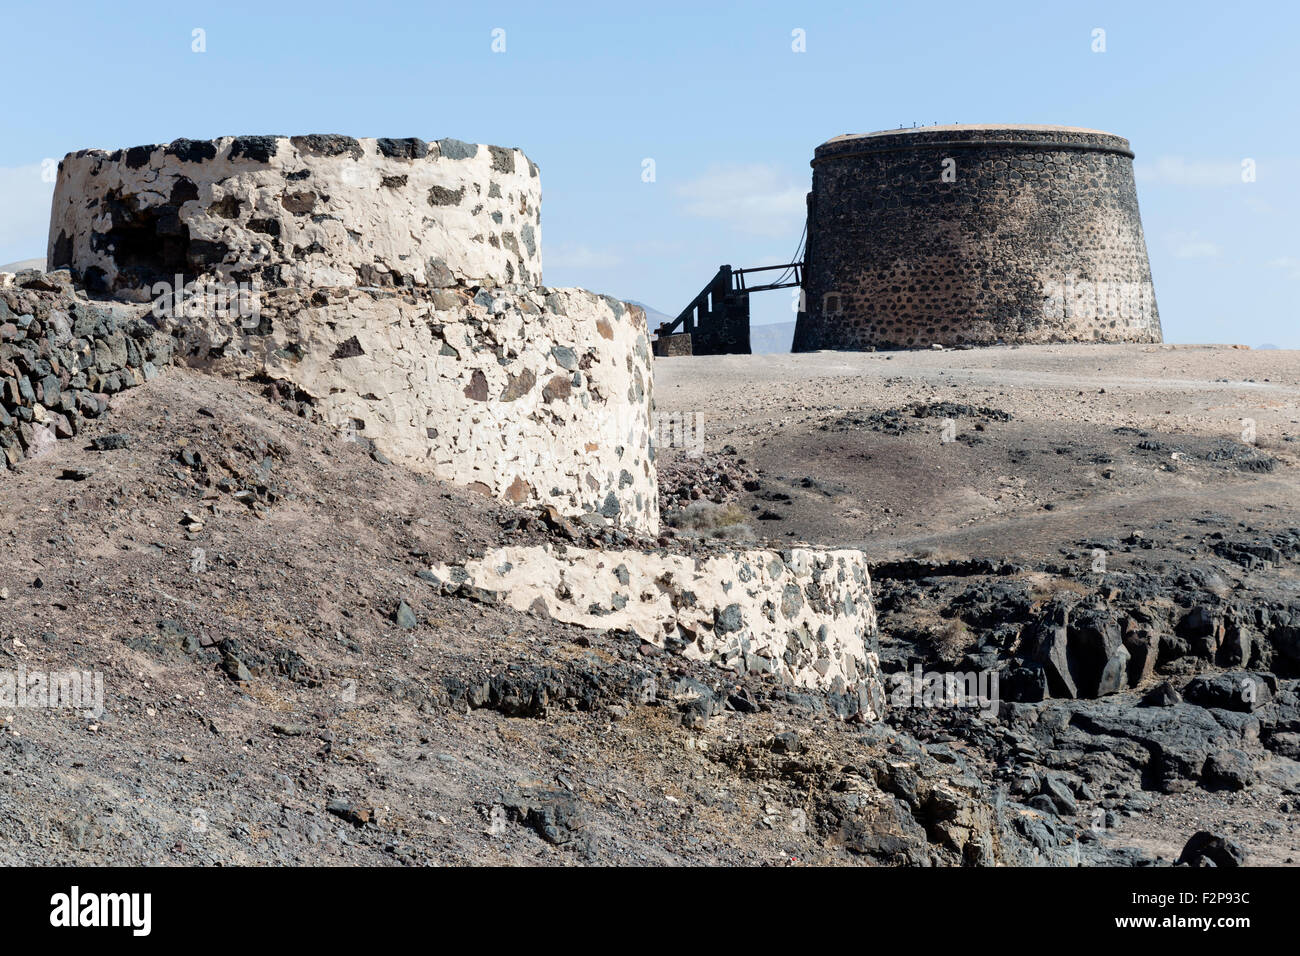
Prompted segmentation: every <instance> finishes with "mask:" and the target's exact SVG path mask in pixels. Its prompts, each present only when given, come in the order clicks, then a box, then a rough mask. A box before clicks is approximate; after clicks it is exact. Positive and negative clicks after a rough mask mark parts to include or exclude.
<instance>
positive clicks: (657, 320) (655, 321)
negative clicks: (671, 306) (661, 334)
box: [623, 299, 676, 332]
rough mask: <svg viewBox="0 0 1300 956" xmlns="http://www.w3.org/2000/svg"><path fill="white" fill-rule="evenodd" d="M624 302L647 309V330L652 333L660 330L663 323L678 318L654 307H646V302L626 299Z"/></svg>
mask: <svg viewBox="0 0 1300 956" xmlns="http://www.w3.org/2000/svg"><path fill="white" fill-rule="evenodd" d="M623 301H624V302H627V303H629V304H630V305H637V306H640V307H641V308H643V309H645V324H646V328H648V329H649V330H650V331H651V332H654V330H655V329H657V328H659V326H660V325H661V324H662V323H664V322H671V321H672V320H673V319H674V318H676V316H672V315H669V314H668V313H666V312H660V311H659V310H658V309H656V308H654V307H653V306H649V305H646V304H645V303H644V302H638V301H637V300H636V299H624V300H623Z"/></svg>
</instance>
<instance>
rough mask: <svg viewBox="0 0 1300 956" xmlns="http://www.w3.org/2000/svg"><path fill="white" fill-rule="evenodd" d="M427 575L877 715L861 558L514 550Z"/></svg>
mask: <svg viewBox="0 0 1300 956" xmlns="http://www.w3.org/2000/svg"><path fill="white" fill-rule="evenodd" d="M431 571H432V574H433V575H434V577H435V578H437V579H438V580H439V582H440V583H441V584H442V585H443V586H444V587H445V588H446V589H447V590H448V591H450V592H452V593H459V594H462V595H464V596H467V597H473V598H476V599H478V600H490V601H501V602H504V603H506V604H509V605H510V606H512V607H515V608H517V609H518V610H521V611H529V612H531V613H534V614H539V615H542V616H546V617H553V618H556V619H557V620H561V621H566V622H569V623H573V624H578V625H582V626H584V627H589V628H597V629H605V628H615V629H621V630H627V631H631V632H634V633H635V634H636V635H637V636H638V637H639V638H640V639H641V640H642V641H645V642H647V643H650V644H653V645H656V646H658V647H662V648H665V649H667V650H669V651H671V652H674V653H678V654H681V655H683V656H685V657H687V658H691V659H695V660H705V661H709V662H712V663H714V664H717V665H718V666H720V667H723V668H726V669H728V670H732V671H735V672H737V673H758V674H763V673H768V674H773V675H774V676H775V677H776V678H777V679H779V680H781V681H782V682H784V683H786V684H787V685H790V686H792V687H801V688H812V689H817V690H821V691H825V692H828V693H831V694H836V695H844V696H846V697H848V698H850V699H851V700H852V701H853V702H854V703H853V706H852V707H851V708H850V710H851V711H852V712H853V713H855V714H857V715H858V716H859V718H860V719H863V720H875V719H877V718H878V717H880V715H881V710H882V708H883V706H884V696H883V689H882V685H881V683H880V665H879V657H878V643H877V633H876V617H875V610H874V608H873V605H872V598H871V578H870V575H869V574H868V572H867V563H866V558H865V556H864V555H863V553H862V552H860V551H851V550H842V551H820V550H810V549H802V548H795V549H791V550H788V551H782V552H778V551H771V550H764V549H752V550H743V551H716V552H706V553H702V554H699V555H683V554H673V553H670V552H667V551H651V552H643V551H611V550H604V551H591V550H586V549H582V548H555V547H551V546H544V547H512V548H500V549H497V550H494V551H491V552H489V553H488V554H486V555H485V556H484V557H482V558H481V559H478V560H474V561H469V562H466V563H464V564H460V565H439V566H437V567H434V568H433V569H431Z"/></svg>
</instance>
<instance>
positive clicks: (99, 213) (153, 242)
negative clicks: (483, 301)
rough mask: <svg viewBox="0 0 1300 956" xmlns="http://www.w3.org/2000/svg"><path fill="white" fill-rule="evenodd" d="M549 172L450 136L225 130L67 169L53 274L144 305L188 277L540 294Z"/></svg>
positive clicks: (57, 214) (56, 210) (90, 154)
mask: <svg viewBox="0 0 1300 956" xmlns="http://www.w3.org/2000/svg"><path fill="white" fill-rule="evenodd" d="M540 217H541V179H540V177H539V176H538V171H537V167H536V166H535V165H534V164H533V163H532V162H531V161H530V160H529V159H528V158H527V157H526V156H524V154H523V153H522V152H521V151H520V150H517V149H503V148H501V147H498V146H478V145H474V144H470V143H462V142H460V141H459V140H454V139H444V140H440V141H437V142H431V143H426V142H425V141H424V140H420V139H353V138H352V137H349V136H334V135H316V136H294V137H291V138H290V137H284V136H240V137H231V136H226V137H222V138H220V139H215V140H203V141H195V140H185V139H179V140H175V141H173V142H172V143H169V144H166V145H161V146H136V147H134V148H132V149H126V150H117V151H116V152H113V153H108V152H104V151H103V150H94V149H92V150H81V151H79V152H76V153H71V154H69V155H68V156H67V157H65V158H64V160H63V162H61V163H60V164H59V174H58V181H57V183H56V185H55V191H54V205H53V211H52V216H51V220H50V233H49V237H50V238H49V263H50V268H52V269H53V268H59V267H62V266H66V267H69V268H70V269H71V270H72V272H73V274H74V275H75V276H76V277H77V278H78V279H79V280H80V281H82V282H83V283H84V284H85V285H86V287H87V288H88V289H90V290H91V291H92V292H100V293H113V294H118V295H121V296H123V297H135V298H138V299H141V300H143V297H144V296H145V295H146V294H147V293H148V290H149V289H150V288H151V287H152V286H153V285H154V284H155V283H158V282H167V283H173V282H174V277H175V276H176V275H177V274H180V275H183V276H185V277H186V278H187V279H191V278H194V277H197V276H213V277H216V278H218V279H219V280H220V281H222V282H234V283H247V284H249V285H250V286H254V287H260V288H264V289H265V288H275V287H279V286H296V287H313V288H316V287H333V286H435V287H446V286H452V285H455V284H457V282H463V283H467V284H485V285H513V284H516V283H518V284H522V285H534V284H539V283H540V282H541V278H542V258H541V229H540Z"/></svg>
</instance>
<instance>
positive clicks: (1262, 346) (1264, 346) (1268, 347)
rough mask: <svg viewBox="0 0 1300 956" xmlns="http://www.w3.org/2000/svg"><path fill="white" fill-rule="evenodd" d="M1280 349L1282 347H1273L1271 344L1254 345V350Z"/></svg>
mask: <svg viewBox="0 0 1300 956" xmlns="http://www.w3.org/2000/svg"><path fill="white" fill-rule="evenodd" d="M1281 347H1282V346H1280V345H1273V344H1271V343H1270V344H1268V345H1256V346H1255V348H1257V349H1279V348H1281Z"/></svg>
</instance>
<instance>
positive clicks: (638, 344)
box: [178, 287, 659, 533]
mask: <svg viewBox="0 0 1300 956" xmlns="http://www.w3.org/2000/svg"><path fill="white" fill-rule="evenodd" d="M178 325H179V328H180V329H182V330H183V331H182V339H183V341H182V342H181V345H180V351H181V360H182V361H184V362H186V363H189V364H192V365H196V366H200V367H207V368H210V369H212V370H213V371H216V372H218V373H220V374H225V375H235V376H239V377H245V378H259V379H260V378H269V379H272V380H275V381H280V382H285V383H290V384H292V385H293V386H294V388H295V389H297V390H300V391H301V392H303V393H305V394H306V395H307V396H309V397H310V399H311V401H312V404H313V406H314V408H315V410H316V411H317V412H319V413H320V414H321V415H322V416H323V417H324V418H325V419H326V421H328V422H330V423H331V424H333V425H335V426H336V427H338V428H339V429H341V430H351V431H353V432H354V433H355V436H356V437H357V438H359V439H364V440H367V441H369V442H370V443H372V444H373V445H374V447H375V448H376V449H378V450H379V451H380V452H382V453H383V454H384V455H385V456H386V457H387V458H389V459H391V460H393V461H395V462H399V463H401V464H403V465H406V466H408V467H410V468H413V469H415V470H417V471H424V472H427V473H430V474H432V475H435V476H437V477H438V478H441V479H443V480H446V481H451V482H455V483H457V484H462V485H469V486H471V487H475V488H477V489H479V490H481V491H483V492H484V493H485V494H489V495H492V496H495V497H500V498H504V499H506V500H509V501H512V502H514V503H516V504H521V505H536V504H550V505H553V506H555V507H556V508H557V509H558V510H559V511H560V512H561V513H563V514H567V515H574V516H579V517H582V516H588V517H591V518H596V519H600V520H601V521H602V522H603V523H612V524H616V525H620V526H623V527H627V528H633V529H637V530H640V531H645V532H650V533H654V532H656V531H657V530H658V527H659V504H658V495H657V490H656V489H657V481H656V475H655V468H654V452H653V448H652V443H651V440H652V422H651V407H652V401H653V396H652V389H651V372H650V361H651V359H650V343H649V338H648V335H647V333H646V327H645V313H644V312H643V311H642V310H641V309H637V308H634V307H631V306H627V305H624V304H623V303H622V302H619V301H617V300H614V299H610V298H608V297H604V296H598V295H595V294H594V293H591V292H586V291H583V290H581V289H545V288H535V289H526V290H517V291H509V290H502V289H486V288H484V289H479V290H478V291H477V292H474V291H472V290H469V289H465V288H464V287H458V288H456V289H446V290H436V291H432V292H424V293H417V292H414V291H403V292H396V293H394V292H380V291H374V290H362V289H346V288H338V289H330V290H316V291H314V292H312V291H305V290H295V289H285V290H280V291H277V292H273V293H270V294H268V295H266V296H264V297H263V299H262V302H261V315H260V316H259V319H258V321H257V322H256V323H255V324H253V323H249V324H248V327H245V326H244V325H242V324H240V323H232V322H228V321H215V322H213V321H208V322H204V321H201V320H194V319H186V320H184V321H183V322H181V323H179V324H178Z"/></svg>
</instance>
